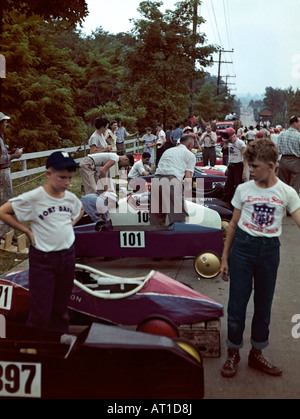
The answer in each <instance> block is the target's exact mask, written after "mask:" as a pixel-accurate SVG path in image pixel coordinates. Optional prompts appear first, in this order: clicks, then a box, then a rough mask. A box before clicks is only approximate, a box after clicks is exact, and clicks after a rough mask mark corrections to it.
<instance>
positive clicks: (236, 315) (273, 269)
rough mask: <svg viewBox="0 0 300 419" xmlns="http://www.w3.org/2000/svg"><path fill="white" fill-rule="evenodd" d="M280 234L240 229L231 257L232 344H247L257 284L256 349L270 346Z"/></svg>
mask: <svg viewBox="0 0 300 419" xmlns="http://www.w3.org/2000/svg"><path fill="white" fill-rule="evenodd" d="M279 250H280V241H279V238H278V237H274V238H266V237H253V236H250V235H249V234H247V233H246V232H244V231H243V230H241V229H240V228H238V229H237V231H236V234H235V238H234V242H233V246H232V251H231V255H230V258H229V272H230V290H229V302H228V309H227V313H228V319H227V327H228V332H227V333H228V335H227V346H228V347H229V348H241V347H242V346H243V332H244V329H245V319H246V309H247V305H248V302H249V299H250V296H251V293H252V288H254V315H253V319H252V327H251V343H252V346H253V347H254V348H256V349H264V348H265V347H266V346H268V337H269V324H270V319H271V306H272V301H273V295H274V291H275V285H276V278H277V270H278V266H279V259H280V254H279Z"/></svg>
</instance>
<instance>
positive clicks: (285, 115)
mask: <svg viewBox="0 0 300 419" xmlns="http://www.w3.org/2000/svg"><path fill="white" fill-rule="evenodd" d="M249 105H250V106H251V107H253V109H254V116H255V119H256V121H257V122H259V121H260V117H259V115H260V113H261V112H262V111H264V110H267V111H269V112H271V114H272V117H271V118H270V123H271V125H273V126H276V125H281V126H283V127H286V126H288V122H289V119H290V117H291V116H292V115H299V114H300V89H297V90H294V89H292V88H291V87H290V88H288V89H279V88H273V87H267V88H266V91H265V95H264V98H263V100H259V101H251V102H250V103H249Z"/></svg>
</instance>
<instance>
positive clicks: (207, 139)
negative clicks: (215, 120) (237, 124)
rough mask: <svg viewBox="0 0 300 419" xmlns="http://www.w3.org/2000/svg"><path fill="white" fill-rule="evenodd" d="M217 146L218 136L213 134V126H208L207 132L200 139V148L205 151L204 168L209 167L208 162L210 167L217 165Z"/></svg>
mask: <svg viewBox="0 0 300 419" xmlns="http://www.w3.org/2000/svg"><path fill="white" fill-rule="evenodd" d="M216 144H217V134H216V133H215V132H213V130H212V127H211V125H210V124H207V125H206V132H204V133H203V134H202V135H201V138H200V146H201V147H202V149H203V166H207V165H208V162H209V165H210V166H215V165H216V160H217V156H216Z"/></svg>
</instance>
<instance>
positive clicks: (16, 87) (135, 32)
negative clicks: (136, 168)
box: [1, 0, 235, 152]
mask: <svg viewBox="0 0 300 419" xmlns="http://www.w3.org/2000/svg"><path fill="white" fill-rule="evenodd" d="M58 3H59V6H57V4H58ZM194 3H195V4H196V3H197V4H200V0H193V1H192V2H190V1H181V2H179V3H177V4H176V8H175V10H174V11H171V10H168V11H165V13H163V12H161V10H160V7H161V5H162V2H156V1H149V0H147V1H142V2H141V3H140V6H139V11H140V14H141V19H138V20H136V21H133V22H132V23H133V29H132V31H131V33H119V34H116V35H113V34H110V33H108V32H105V31H104V30H103V29H102V28H98V29H97V30H96V31H95V32H93V34H92V35H91V36H86V35H84V34H83V33H82V32H81V31H80V30H79V29H76V27H75V23H76V22H81V21H82V20H83V19H84V16H85V15H86V13H87V11H86V4H85V2H84V1H83V0H73V1H69V2H68V6H67V3H66V2H65V1H60V2H57V1H55V0H52V1H48V2H38V1H32V2H26V1H23V0H22V1H21V0H18V1H14V2H12V1H10V0H5V5H6V9H5V11H4V13H3V14H4V17H5V19H4V20H3V22H4V24H3V32H2V44H1V52H2V53H3V55H4V56H5V59H6V77H7V78H6V79H3V80H2V109H1V110H2V111H4V112H5V113H6V114H8V115H10V116H11V118H12V121H11V127H10V130H9V132H8V138H9V139H10V143H11V145H13V144H17V145H18V146H22V147H23V148H24V150H25V151H26V152H31V151H37V150H43V149H50V148H56V147H64V146H66V145H68V146H72V145H73V144H75V145H79V144H81V143H82V141H83V139H84V138H88V136H89V135H90V134H91V132H92V131H93V120H94V118H95V117H96V116H98V115H106V116H107V117H108V118H110V119H114V118H116V117H120V118H121V119H122V120H123V122H124V125H125V126H126V128H127V130H128V131H130V132H134V131H135V130H136V129H138V130H139V131H140V132H143V131H144V129H145V127H146V126H148V125H151V126H153V127H154V126H155V124H156V123H157V122H163V123H164V125H165V126H166V125H169V124H170V123H174V122H177V121H180V122H182V123H184V122H185V121H186V119H187V118H188V117H189V116H192V115H189V114H190V108H191V83H192V81H193V82H194V86H195V92H194V113H195V114H196V115H197V116H198V115H199V114H201V116H202V118H203V119H204V120H210V119H215V118H224V116H225V114H226V113H228V111H231V110H233V107H234V104H235V101H234V97H232V96H230V95H227V92H225V91H224V90H222V88H221V94H220V95H219V96H216V90H217V87H216V80H215V79H214V78H211V77H210V76H209V72H208V70H209V65H210V58H211V55H212V54H213V53H214V51H215V50H216V47H215V46H213V45H207V40H206V38H205V34H203V33H200V34H199V33H194V32H193V30H192V18H191V16H193V5H194ZM3 4H4V3H3ZM13 6H14V7H15V8H14V7H13ZM201 22H202V18H201V17H198V22H197V23H201Z"/></svg>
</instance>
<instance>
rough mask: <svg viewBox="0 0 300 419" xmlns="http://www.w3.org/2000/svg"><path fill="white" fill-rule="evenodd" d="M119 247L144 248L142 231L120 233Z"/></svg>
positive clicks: (143, 233)
mask: <svg viewBox="0 0 300 419" xmlns="http://www.w3.org/2000/svg"><path fill="white" fill-rule="evenodd" d="M120 247H127V248H128V247H129V248H143V247H145V232H144V231H121V232H120Z"/></svg>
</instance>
